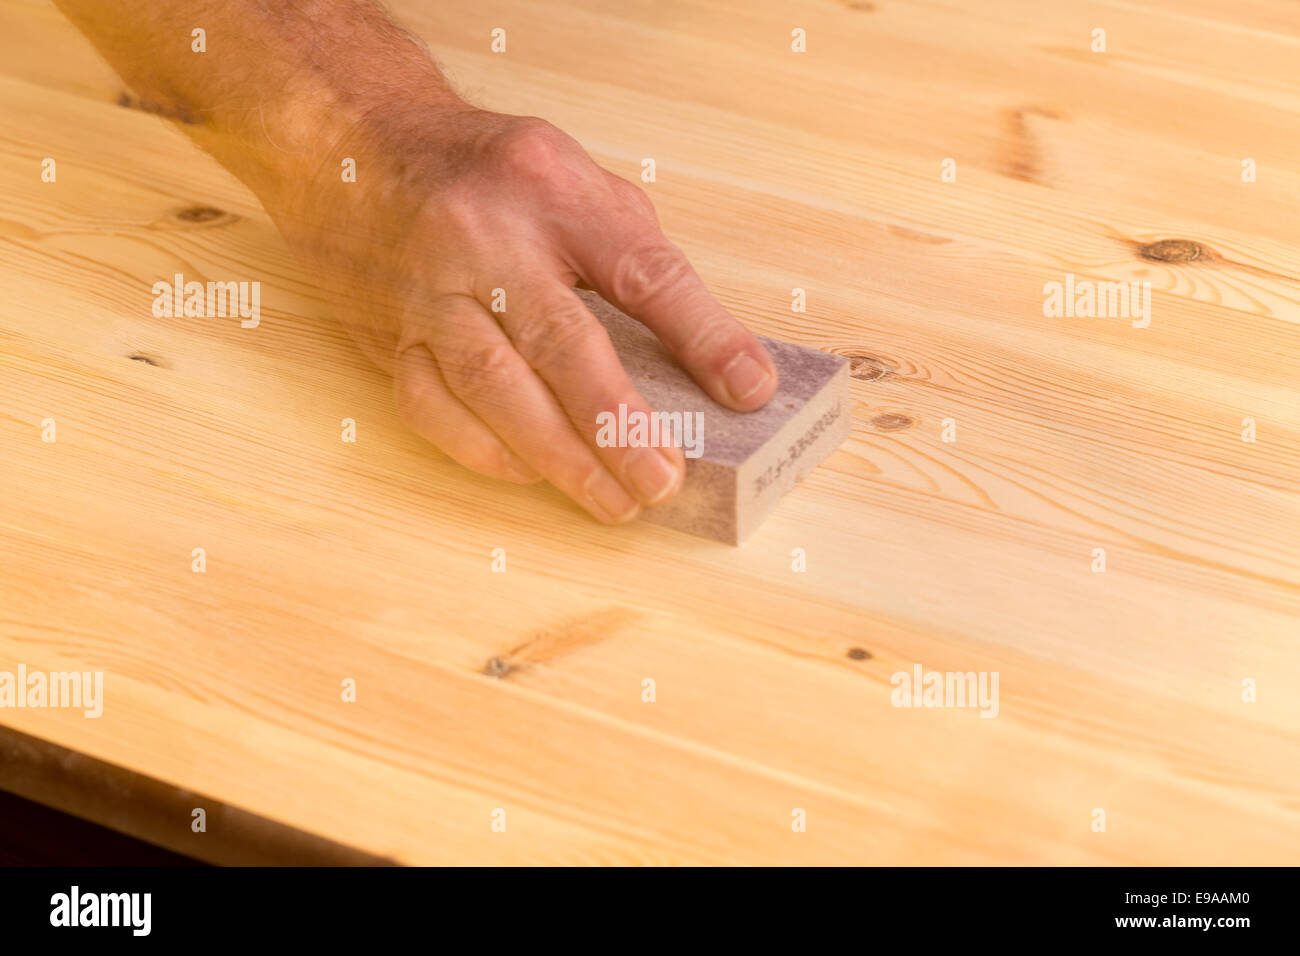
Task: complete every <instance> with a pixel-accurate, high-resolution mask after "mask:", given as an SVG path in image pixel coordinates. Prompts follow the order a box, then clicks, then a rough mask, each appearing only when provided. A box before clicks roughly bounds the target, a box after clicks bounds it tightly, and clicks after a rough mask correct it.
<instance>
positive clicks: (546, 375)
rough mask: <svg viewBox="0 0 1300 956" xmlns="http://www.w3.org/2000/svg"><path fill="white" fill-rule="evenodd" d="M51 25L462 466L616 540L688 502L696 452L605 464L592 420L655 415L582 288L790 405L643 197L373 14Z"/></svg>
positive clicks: (240, 12)
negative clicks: (350, 171) (195, 164)
mask: <svg viewBox="0 0 1300 956" xmlns="http://www.w3.org/2000/svg"><path fill="white" fill-rule="evenodd" d="M56 3H57V5H58V6H59V8H60V9H61V10H62V11H63V12H64V13H65V14H66V15H67V16H68V17H69V18H70V19H71V20H72V21H73V23H75V24H76V25H77V27H78V28H80V29H81V31H82V32H83V33H85V34H86V35H87V36H88V37H89V38H90V40H91V41H92V42H93V43H94V44H95V46H96V47H97V48H98V49H99V51H100V52H101V53H102V54H103V55H104V57H105V58H106V59H107V60H108V61H109V63H110V64H112V66H113V67H114V68H115V69H116V70H117V71H118V73H120V74H121V76H122V78H123V79H124V80H125V81H126V82H127V84H128V85H130V86H131V88H132V89H133V90H134V91H135V92H136V94H137V95H138V96H139V97H140V98H141V101H142V103H145V104H147V106H148V108H149V109H150V110H151V111H154V112H157V113H160V114H161V115H163V116H166V117H168V118H170V119H172V120H173V121H175V122H176V123H177V124H178V125H179V127H180V128H181V129H183V130H184V131H185V133H186V134H187V135H189V136H190V137H191V138H192V139H193V140H194V141H195V142H196V143H198V145H199V146H201V147H202V148H204V149H205V150H207V151H208V152H209V153H211V154H212V155H213V156H214V157H215V158H216V159H217V160H218V161H219V162H220V163H221V164H222V165H224V166H225V167H226V168H227V169H229V170H230V171H231V172H232V173H234V174H235V175H236V176H237V177H239V178H240V179H241V180H243V182H245V183H246V184H247V185H248V186H249V188H250V189H252V190H253V192H254V193H256V195H257V197H258V199H259V200H260V201H261V202H262V204H263V205H264V206H265V208H266V210H267V212H268V213H269V214H270V215H271V217H272V218H273V219H274V220H275V222H276V225H277V226H278V227H279V229H280V231H281V232H282V233H283V235H284V237H285V239H286V240H287V241H288V243H289V245H290V246H291V247H292V248H293V249H294V250H295V252H296V253H297V254H298V255H299V256H300V257H301V259H302V261H303V262H304V264H305V265H306V267H307V268H308V269H309V270H310V273H311V275H312V277H313V279H315V281H316V282H317V283H318V284H319V285H320V286H321V287H322V288H324V289H326V290H327V291H328V292H329V294H330V298H331V301H332V302H333V304H334V305H335V307H336V311H337V313H338V315H339V317H340V320H341V321H342V322H343V323H344V324H345V325H346V326H347V328H348V330H349V332H351V334H352V335H353V337H354V338H355V340H356V341H357V344H358V345H359V346H360V348H361V349H362V350H363V351H364V352H365V354H366V355H368V356H369V357H370V358H371V359H372V360H373V361H374V362H375V363H376V364H377V365H379V366H380V367H381V368H383V369H385V370H386V371H388V372H389V373H390V374H391V375H392V376H393V381H394V387H395V389H396V395H397V406H398V409H399V411H400V413H401V416H402V419H403V421H404V422H405V423H406V424H407V425H408V426H409V427H410V428H411V429H413V430H414V431H415V432H417V433H418V434H419V435H421V436H423V437H424V438H426V439H427V440H428V441H430V442H432V443H433V444H434V445H436V446H437V447H438V448H440V449H442V451H444V452H445V453H446V454H447V455H449V456H450V457H451V458H453V459H455V460H456V461H458V462H460V463H461V464H462V465H464V466H465V467H467V468H471V469H473V470H474V471H478V472H481V473H483V474H487V475H491V476H493V477H496V478H500V479H502V480H506V481H514V482H535V481H538V480H541V479H545V480H547V481H549V482H551V483H552V484H553V485H555V486H556V487H557V488H559V489H560V490H561V491H563V492H564V493H565V494H567V495H568V496H569V497H571V498H572V499H573V500H574V501H576V502H577V503H578V504H579V505H581V506H582V507H583V508H584V509H585V510H586V511H588V512H589V513H590V514H592V515H593V516H594V517H596V518H597V519H598V520H600V521H603V522H606V523H610V524H617V523H621V522H625V521H630V520H631V519H633V518H635V517H636V515H637V513H638V512H639V511H640V509H641V508H642V507H643V506H653V505H655V504H659V503H662V502H664V501H666V500H668V499H669V498H670V497H672V495H674V494H676V492H677V491H678V490H679V488H680V487H681V483H682V480H683V477H684V474H685V461H684V459H683V456H682V453H681V450H680V449H677V448H651V447H639V448H602V447H599V446H598V445H597V443H596V432H597V415H598V413H599V412H602V411H615V410H617V408H618V406H619V405H620V404H626V405H627V406H628V409H629V411H642V412H647V413H648V412H650V410H651V409H650V406H649V405H648V404H647V403H646V401H645V400H644V399H643V398H642V397H641V396H640V395H639V394H637V392H636V390H635V389H634V388H633V387H632V384H631V382H630V381H629V379H628V377H627V375H626V373H625V372H624V370H623V368H622V366H621V365H620V363H619V361H618V358H617V356H616V355H615V353H614V350H613V347H612V346H611V344H610V341H609V338H608V336H607V335H606V333H605V331H604V329H603V328H602V327H601V325H600V324H599V322H597V321H596V319H595V318H594V317H593V316H592V315H591V313H590V312H589V311H588V310H587V309H586V308H585V306H584V305H583V304H582V302H581V300H580V299H579V298H578V297H577V296H576V295H575V294H574V292H573V289H574V287H575V285H581V286H582V287H585V288H592V289H595V290H596V291H597V292H599V293H600V294H601V295H603V296H604V297H605V298H606V299H608V300H609V301H610V302H612V303H614V304H615V305H617V306H619V307H620V308H621V309H623V311H625V312H627V313H628V314H629V315H632V316H634V317H636V318H637V319H639V320H640V321H641V322H643V323H645V325H646V326H648V327H649V328H650V329H651V330H653V331H654V332H655V334H656V335H658V336H659V338H660V340H661V341H662V342H663V343H664V345H665V346H666V347H667V348H668V349H669V350H670V351H671V352H672V353H673V354H674V355H675V356H676V357H677V359H678V361H680V362H681V364H682V365H683V367H685V368H686V370H687V371H688V372H690V374H691V375H692V376H693V377H694V378H695V380H696V381H697V382H698V383H699V384H700V386H701V387H702V388H704V390H705V391H707V392H708V393H709V395H711V396H712V397H713V398H714V399H715V400H717V401H718V402H720V403H722V404H724V405H727V406H729V407H731V408H734V409H736V410H738V411H750V410H753V409H755V408H759V407H761V406H762V405H763V404H764V403H765V402H766V401H767V400H768V399H769V398H770V397H771V396H772V394H773V393H774V392H775V390H776V384H777V383H776V369H775V367H774V366H773V364H772V360H771V358H770V357H769V356H768V354H767V353H766V351H765V350H764V349H763V347H762V345H761V344H760V343H759V342H758V340H757V339H755V338H754V336H753V335H752V334H750V333H749V332H748V331H747V330H746V329H745V328H744V327H743V326H742V325H741V324H740V323H739V322H737V321H736V320H735V319H734V318H733V317H732V316H731V315H730V314H729V313H728V312H727V311H726V310H725V309H724V308H722V306H721V305H719V304H718V302H717V301H716V300H715V299H714V298H713V296H712V295H710V293H709V292H708V290H707V289H706V288H705V286H704V284H703V282H702V281H701V280H700V278H699V276H698V275H697V274H696V272H695V270H694V269H692V268H691V266H690V264H689V263H688V262H687V260H686V258H685V256H684V255H683V254H682V252H681V250H679V249H678V248H677V247H676V246H674V245H673V244H672V243H671V242H669V241H668V239H667V238H666V237H665V236H664V234H663V232H662V230H661V229H660V228H659V224H658V221H657V219H656V217H655V213H654V208H653V206H652V204H651V202H650V200H649V199H648V198H647V197H646V195H645V193H644V192H643V191H642V190H641V189H640V187H638V186H636V185H635V184H633V183H630V182H628V181H627V180H624V179H621V178H619V177H617V176H614V175H613V174H611V173H609V172H607V171H605V170H603V169H601V168H600V167H599V166H597V165H596V163H595V162H593V161H592V159H591V157H589V156H588V155H587V154H586V152H584V151H583V149H582V147H581V146H579V145H578V143H577V142H576V141H575V140H573V139H572V138H571V137H569V136H567V135H565V134H564V133H563V132H561V131H560V130H558V129H556V128H555V127H554V126H552V125H550V124H549V123H547V122H545V121H543V120H540V119H537V118H535V117H527V116H511V115H507V114H502V113H493V112H490V111H487V110H482V109H478V108H477V107H475V106H472V105H471V104H469V103H467V102H465V101H464V100H463V99H461V98H460V97H459V96H457V95H456V94H455V92H454V91H453V90H452V89H451V87H450V85H449V84H448V82H447V81H446V79H445V78H444V77H443V76H442V74H441V73H440V72H439V70H438V68H437V66H436V65H435V64H434V62H433V60H432V59H431V58H430V57H429V55H428V54H427V53H426V52H425V51H424V49H423V48H422V47H421V46H420V44H419V43H418V42H417V41H416V40H414V39H413V38H412V37H410V36H409V35H408V34H406V33H405V32H403V31H402V30H401V29H400V28H398V27H397V26H395V25H394V24H393V23H392V22H391V21H390V20H389V19H388V18H387V16H386V15H385V14H384V12H383V11H382V10H381V9H380V8H379V7H378V6H376V5H375V4H374V3H372V2H370V0H56ZM195 27H202V28H203V29H204V30H205V31H206V45H207V50H206V52H203V53H197V52H194V51H193V50H192V49H191V42H192V39H191V31H192V30H193V29H194V28H195ZM485 42H486V41H485ZM345 159H352V160H354V161H355V164H356V181H355V182H345V181H344V180H343V176H342V175H341V172H342V169H343V165H342V164H343V162H344V160H345ZM497 289H502V290H504V291H505V309H504V311H494V310H493V308H492V307H493V304H494V301H495V302H497V303H499V301H500V299H499V297H495V298H494V296H495V293H494V290H497Z"/></svg>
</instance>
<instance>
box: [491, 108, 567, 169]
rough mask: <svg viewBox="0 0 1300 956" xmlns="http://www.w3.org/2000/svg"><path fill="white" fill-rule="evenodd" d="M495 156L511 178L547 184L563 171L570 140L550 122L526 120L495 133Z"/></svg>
mask: <svg viewBox="0 0 1300 956" xmlns="http://www.w3.org/2000/svg"><path fill="white" fill-rule="evenodd" d="M494 148H495V151H496V157H497V160H498V162H500V163H501V165H502V166H504V167H505V169H506V170H507V171H508V172H509V173H511V174H512V175H514V176H518V177H522V178H525V179H530V180H543V181H550V180H551V179H553V178H555V177H556V176H557V174H559V173H561V172H563V171H564V169H565V168H566V165H567V163H568V161H569V158H570V156H571V155H572V141H571V140H570V139H569V137H568V136H566V135H565V134H564V133H562V132H561V131H560V130H558V129H556V128H555V127H554V126H552V125H551V124H550V123H548V122H546V121H545V120H542V119H537V118H536V117H527V118H525V119H523V120H520V121H519V122H517V123H513V124H512V125H511V126H510V127H509V128H508V129H506V130H504V131H503V132H501V133H499V134H497V138H496V141H495V143H494Z"/></svg>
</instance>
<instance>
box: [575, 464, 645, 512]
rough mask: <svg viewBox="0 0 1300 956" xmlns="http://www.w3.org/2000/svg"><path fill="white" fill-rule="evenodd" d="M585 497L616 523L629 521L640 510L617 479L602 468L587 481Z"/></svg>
mask: <svg viewBox="0 0 1300 956" xmlns="http://www.w3.org/2000/svg"><path fill="white" fill-rule="evenodd" d="M587 497H589V498H590V499H591V500H592V503H594V504H595V505H596V509H597V510H598V511H602V512H604V514H605V516H606V517H607V518H608V519H609V520H610V521H612V522H614V523H616V524H622V523H623V522H624V521H630V520H631V519H632V518H633V517H635V515H636V513H637V512H638V511H640V510H641V506H640V505H639V504H637V501H636V499H635V498H633V497H632V496H631V495H629V494H628V493H627V492H626V491H625V490H624V488H623V486H622V485H620V484H619V483H618V480H617V479H616V478H615V477H614V476H613V475H611V474H610V473H609V472H607V471H605V470H604V469H603V468H602V469H601V470H600V471H598V472H596V474H595V476H594V477H593V478H592V479H591V480H590V481H589V482H587Z"/></svg>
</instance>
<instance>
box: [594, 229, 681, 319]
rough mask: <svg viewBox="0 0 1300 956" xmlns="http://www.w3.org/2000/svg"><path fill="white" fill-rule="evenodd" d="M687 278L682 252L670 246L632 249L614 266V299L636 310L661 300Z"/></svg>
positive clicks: (661, 244)
mask: <svg viewBox="0 0 1300 956" xmlns="http://www.w3.org/2000/svg"><path fill="white" fill-rule="evenodd" d="M689 274H690V266H689V265H687V262H686V257H685V256H684V255H682V253H681V250H679V249H678V248H677V247H676V246H674V245H672V244H671V243H660V244H656V245H653V246H646V247H642V248H639V249H633V250H632V251H630V252H626V253H624V254H623V255H621V256H619V258H618V260H617V262H616V263H615V264H614V276H613V288H612V289H611V291H612V292H613V293H614V296H615V297H616V298H617V299H618V300H619V301H620V302H622V303H623V304H624V305H625V306H627V307H628V308H632V309H636V308H640V307H642V306H644V305H647V304H649V303H650V302H652V301H654V300H655V299H658V298H662V297H663V296H664V295H666V294H667V293H668V292H669V291H671V290H672V289H673V288H675V287H676V286H678V285H679V284H680V283H681V282H682V281H683V280H684V279H685V278H686V277H687V276H688V275H689Z"/></svg>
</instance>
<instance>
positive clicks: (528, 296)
mask: <svg viewBox="0 0 1300 956" xmlns="http://www.w3.org/2000/svg"><path fill="white" fill-rule="evenodd" d="M520 285H521V286H522V288H523V289H524V290H525V291H523V292H522V293H519V294H516V295H515V296H514V297H513V298H511V299H510V300H509V307H508V308H507V309H506V311H505V312H502V313H498V314H497V316H496V317H497V319H498V321H499V322H500V323H501V328H502V329H504V330H505V332H506V334H507V335H508V336H509V337H510V339H511V341H512V342H513V343H514V345H515V348H516V349H517V350H518V351H519V354H520V355H521V356H522V357H523V359H524V361H526V362H527V363H528V365H529V367H530V368H532V369H533V371H535V372H536V373H537V374H538V375H539V376H540V377H541V379H542V381H544V382H545V383H546V385H547V386H548V387H549V388H550V391H551V393H552V394H553V395H554V396H555V398H556V399H557V401H558V402H559V405H560V407H561V408H562V409H564V413H565V415H566V416H567V417H568V420H569V422H570V424H571V425H572V427H573V429H574V430H575V431H576V432H577V433H578V435H579V436H581V438H582V440H583V441H585V442H586V443H587V445H588V446H589V447H591V448H593V449H594V450H595V452H596V455H597V456H598V457H599V458H600V460H601V462H602V463H603V464H604V466H605V467H606V468H607V469H608V470H609V471H610V472H611V473H612V474H614V475H616V476H617V477H618V478H619V480H620V481H622V483H623V486H624V487H625V488H626V489H627V490H628V491H629V492H631V493H632V494H633V495H634V496H635V497H636V498H637V500H638V501H639V502H640V503H641V504H643V505H656V504H660V503H662V502H664V501H666V500H667V499H668V498H669V497H671V496H672V495H673V494H674V493H676V491H677V490H678V488H680V487H681V484H682V482H683V481H684V480H685V476H686V461H685V457H684V456H683V454H682V452H681V450H680V449H679V448H677V447H674V446H673V445H672V444H671V443H665V442H662V441H661V442H660V444H659V445H658V446H651V445H644V444H643V445H639V446H632V445H627V444H624V445H619V444H617V443H616V442H613V441H610V440H609V439H610V437H611V436H610V435H609V432H610V428H609V423H610V422H612V421H617V420H619V419H620V418H622V420H624V421H637V420H640V421H642V422H645V423H647V424H648V423H649V422H650V421H651V420H652V416H653V414H654V410H653V409H652V408H651V407H650V405H649V403H648V402H646V400H645V399H644V398H642V397H641V396H640V395H639V394H638V393H637V391H636V389H635V388H634V387H633V385H632V381H631V380H630V379H629V378H628V377H627V373H626V372H625V371H624V370H623V365H622V363H621V362H620V361H619V358H618V353H616V352H615V351H614V346H613V344H612V343H611V342H610V340H609V335H608V333H606V332H605V328H604V326H602V325H601V324H600V322H598V321H597V320H596V318H595V316H593V315H592V314H591V312H590V311H588V309H587V307H586V306H585V305H584V304H583V303H582V300H581V299H579V298H578V297H577V296H576V295H574V293H573V290H572V289H570V288H568V287H567V286H565V285H564V284H563V283H561V282H558V281H556V280H555V279H554V278H550V277H543V276H537V277H533V278H531V279H526V280H525V281H523V282H521V283H520ZM668 411H671V409H669V410H668ZM623 416H626V417H623ZM602 425H603V426H604V427H602Z"/></svg>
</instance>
